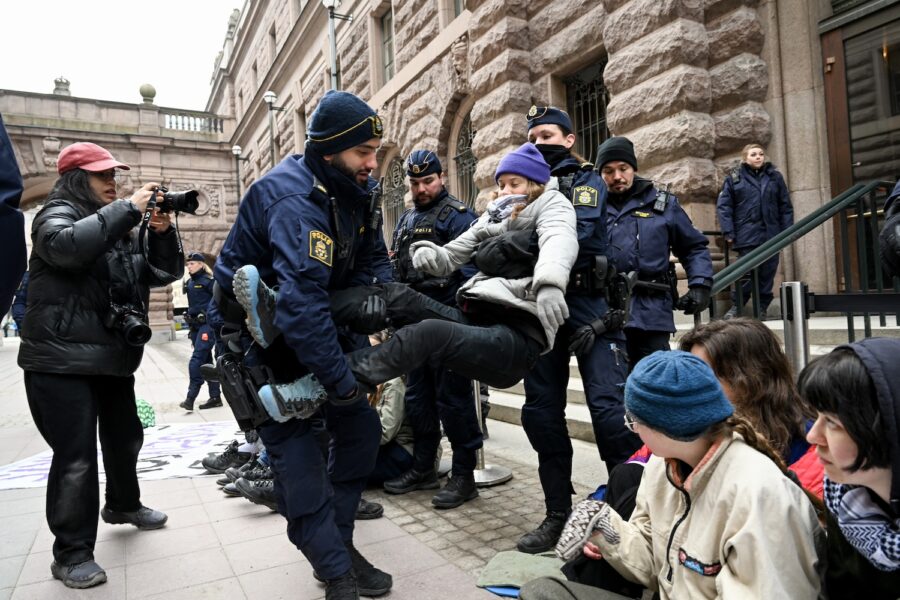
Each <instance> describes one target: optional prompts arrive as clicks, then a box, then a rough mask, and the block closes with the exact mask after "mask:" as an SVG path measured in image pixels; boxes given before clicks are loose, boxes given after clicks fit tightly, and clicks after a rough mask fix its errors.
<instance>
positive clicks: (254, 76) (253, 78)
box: [250, 61, 259, 91]
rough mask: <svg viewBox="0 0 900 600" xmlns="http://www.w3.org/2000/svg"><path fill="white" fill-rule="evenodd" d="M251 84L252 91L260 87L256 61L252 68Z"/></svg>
mask: <svg viewBox="0 0 900 600" xmlns="http://www.w3.org/2000/svg"><path fill="white" fill-rule="evenodd" d="M250 83H251V84H252V85H253V88H252V89H253V90H254V91H255V90H256V88H257V87H258V86H259V70H258V69H257V68H256V61H254V62H253V65H252V66H251V67H250Z"/></svg>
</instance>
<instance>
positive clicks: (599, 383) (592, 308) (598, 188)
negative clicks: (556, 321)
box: [516, 106, 640, 553]
mask: <svg viewBox="0 0 900 600" xmlns="http://www.w3.org/2000/svg"><path fill="white" fill-rule="evenodd" d="M526 122H527V129H528V140H529V141H530V142H532V143H533V144H534V145H535V146H536V147H537V149H538V151H539V152H540V153H541V155H542V156H543V157H544V160H546V161H547V164H549V165H550V172H551V174H552V175H553V176H554V177H556V178H557V179H558V181H559V188H560V191H561V192H562V193H563V194H564V195H565V196H566V197H567V198H568V199H569V200H571V201H572V204H573V205H574V206H575V216H576V226H577V232H578V257H577V259H576V261H575V266H574V268H573V269H572V273H571V275H570V276H569V286H568V289H567V290H566V304H567V305H568V307H569V314H570V316H569V318H568V319H567V320H566V322H565V324H564V325H563V326H562V327H560V328H559V331H558V333H557V334H556V341H555V342H554V344H553V348H552V350H550V351H549V352H547V353H546V354H544V355H542V356H541V357H540V358H539V359H538V361H537V363H536V364H535V366H534V368H532V370H531V371H530V372H529V373H528V375H527V376H526V377H525V405H524V406H523V407H522V426H523V428H524V429H525V433H526V435H527V436H528V440H529V441H530V442H531V447H532V448H534V449H535V451H537V453H538V475H539V477H540V480H541V487H542V488H543V491H544V503H545V506H546V511H547V512H546V518H545V519H544V520H543V522H542V523H541V524H540V525H539V526H538V527H537V528H536V529H535V530H533V531H531V532H529V533H527V534H525V535H524V536H523V537H522V538H521V539H520V540H519V542H518V543H517V544H516V547H517V548H518V549H519V550H520V551H521V552H528V553H539V552H545V551H547V550H549V549H551V548H553V546H554V545H556V541H557V539H558V538H559V534H560V533H561V532H562V529H563V526H564V525H565V522H566V518H567V517H568V515H569V512H571V508H572V494H574V493H575V489H574V488H573V487H572V455H573V452H572V442H571V440H570V438H569V432H568V428H567V426H566V416H565V408H566V390H567V386H568V382H569V357H570V346H571V350H572V351H573V352H574V353H575V354H576V358H577V360H578V371H579V373H580V374H581V378H582V381H583V382H584V392H585V396H586V399H587V404H588V409H589V410H590V414H591V423H592V425H593V429H594V437H595V438H596V440H597V449H598V450H599V452H600V456H601V458H602V459H603V461H604V462H605V463H606V467H607V470H612V468H613V467H614V466H616V465H617V464H619V463H621V462H623V461H624V460H625V459H627V458H628V457H629V456H630V455H631V454H632V453H633V452H634V450H636V449H637V448H638V447H639V446H640V442H639V440H638V439H637V437H636V436H635V435H634V434H632V433H631V432H629V431H628V430H627V429H626V428H625V423H624V420H623V419H624V415H625V408H624V404H623V401H624V398H623V395H622V394H623V390H624V384H625V377H626V375H627V360H626V358H625V339H624V336H623V335H622V331H621V329H620V328H611V329H609V330H607V328H606V327H604V326H603V317H604V316H605V315H606V313H607V311H608V309H609V306H608V304H607V301H606V298H605V297H604V289H603V287H602V286H601V285H599V283H598V282H597V276H596V270H597V262H598V258H600V257H602V256H603V255H604V254H606V249H607V245H608V240H609V238H608V236H607V232H606V185H605V184H604V183H603V180H602V179H601V178H600V176H599V175H598V174H597V172H596V171H594V166H593V165H592V164H591V163H589V162H587V161H585V160H584V159H582V158H581V157H580V156H578V155H577V154H575V153H574V152H573V151H572V147H573V146H574V145H575V139H576V138H575V134H574V133H573V132H572V130H573V127H572V121H571V119H570V118H569V115H568V114H566V113H565V112H564V111H562V110H559V109H558V108H554V107H552V106H541V107H538V106H532V107H531V110H529V111H528V114H527V115H526ZM576 338H577V339H578V340H580V342H579V343H575V340H576Z"/></svg>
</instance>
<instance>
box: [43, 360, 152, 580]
mask: <svg viewBox="0 0 900 600" xmlns="http://www.w3.org/2000/svg"><path fill="white" fill-rule="evenodd" d="M25 394H26V396H27V397H28V406H29V408H30V409H31V415H32V417H33V418H34V423H35V425H37V428H38V431H40V432H41V435H42V436H43V438H44V440H45V441H46V442H47V444H49V445H50V448H52V449H53V460H52V462H51V463H50V474H49V477H48V481H47V524H48V525H49V526H50V531H51V532H52V533H53V535H54V536H55V538H56V540H55V542H54V543H53V557H54V558H55V559H56V561H57V562H59V563H61V564H65V565H69V564H75V563H79V562H84V561H86V560H91V559H93V557H94V543H95V541H96V539H97V514H98V512H99V510H100V492H99V481H98V475H97V429H98V424H99V431H100V448H101V450H102V452H103V466H104V468H105V470H106V505H107V506H108V507H109V508H110V509H112V510H118V511H135V510H137V509H138V508H140V506H141V500H140V498H141V492H140V488H139V487H138V480H137V473H136V467H137V459H138V453H139V452H140V450H141V446H142V445H143V443H144V430H143V429H142V428H141V422H140V420H139V419H138V416H137V407H136V405H135V401H134V377H133V376H129V377H112V376H102V375H93V376H88V375H58V374H54V373H38V372H35V371H25Z"/></svg>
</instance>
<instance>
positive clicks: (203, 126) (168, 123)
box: [159, 111, 224, 133]
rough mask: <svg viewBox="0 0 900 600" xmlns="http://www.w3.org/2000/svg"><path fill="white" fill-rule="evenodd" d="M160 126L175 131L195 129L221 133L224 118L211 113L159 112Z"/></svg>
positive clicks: (202, 131)
mask: <svg viewBox="0 0 900 600" xmlns="http://www.w3.org/2000/svg"><path fill="white" fill-rule="evenodd" d="M159 118H160V127H162V128H163V129H174V130H176V131H196V132H201V133H222V132H223V131H224V119H222V118H221V117H218V116H216V115H214V114H212V113H202V112H186V111H178V112H174V113H170V112H160V114H159Z"/></svg>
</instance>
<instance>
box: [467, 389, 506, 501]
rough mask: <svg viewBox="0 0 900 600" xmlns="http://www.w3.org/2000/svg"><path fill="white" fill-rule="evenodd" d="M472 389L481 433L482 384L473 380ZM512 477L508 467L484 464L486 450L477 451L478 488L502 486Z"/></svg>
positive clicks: (476, 477)
mask: <svg viewBox="0 0 900 600" xmlns="http://www.w3.org/2000/svg"><path fill="white" fill-rule="evenodd" d="M472 389H473V391H474V392H475V394H474V395H475V416H476V420H477V421H478V430H479V431H481V384H480V383H479V382H478V381H476V380H474V379H473V380H472ZM482 433H483V432H482ZM512 476H513V474H512V471H511V470H510V469H507V468H506V467H501V466H499V465H486V464H484V448H479V449H478V450H476V451H475V485H476V486H478V487H491V486H494V485H500V484H501V483H506V482H507V481H509V480H510V479H512Z"/></svg>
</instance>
